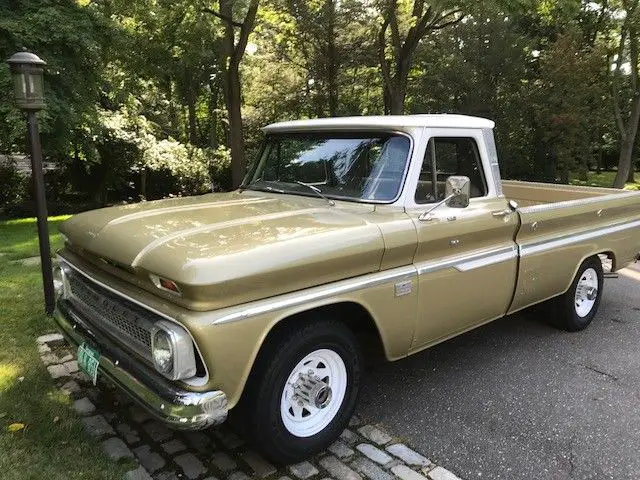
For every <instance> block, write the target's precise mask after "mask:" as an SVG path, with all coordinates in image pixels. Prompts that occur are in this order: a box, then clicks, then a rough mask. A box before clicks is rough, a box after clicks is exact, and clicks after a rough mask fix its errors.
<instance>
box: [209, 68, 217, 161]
mask: <svg viewBox="0 0 640 480" xmlns="http://www.w3.org/2000/svg"><path fill="white" fill-rule="evenodd" d="M209 90H210V93H209V146H210V147H211V148H213V149H216V148H218V93H219V92H218V85H217V84H216V83H215V82H214V81H213V80H211V81H209Z"/></svg>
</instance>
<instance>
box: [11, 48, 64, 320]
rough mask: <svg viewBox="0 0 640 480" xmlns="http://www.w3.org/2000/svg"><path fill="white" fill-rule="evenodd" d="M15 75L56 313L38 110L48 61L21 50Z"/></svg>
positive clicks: (48, 304)
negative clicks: (24, 115)
mask: <svg viewBox="0 0 640 480" xmlns="http://www.w3.org/2000/svg"><path fill="white" fill-rule="evenodd" d="M7 63H8V64H9V69H10V70H11V76H12V77H13V93H14V96H15V100H16V103H17V105H18V107H19V108H20V109H21V110H23V111H25V112H27V130H28V132H29V148H30V154H31V155H30V156H31V176H32V177H33V184H34V187H35V188H34V190H35V196H36V198H35V200H36V216H37V217H38V240H39V243H40V265H41V268H42V283H43V287H44V303H45V311H46V313H47V315H51V314H52V313H53V309H54V305H55V298H54V289H53V271H52V265H51V246H50V245H49V227H48V225H47V200H46V197H45V190H44V174H43V173H42V146H41V145H40V132H39V131H38V119H37V118H36V112H38V111H39V110H42V109H43V108H44V105H45V103H44V81H43V78H42V77H43V73H44V67H45V65H46V62H45V61H44V60H42V59H41V58H40V57H38V56H37V55H35V54H33V53H30V52H18V53H16V54H14V55H12V56H11V58H9V59H8V60H7Z"/></svg>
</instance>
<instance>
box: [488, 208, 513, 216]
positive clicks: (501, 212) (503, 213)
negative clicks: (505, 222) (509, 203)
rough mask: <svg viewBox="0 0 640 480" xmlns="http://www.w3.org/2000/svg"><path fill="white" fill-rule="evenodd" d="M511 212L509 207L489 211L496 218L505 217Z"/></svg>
mask: <svg viewBox="0 0 640 480" xmlns="http://www.w3.org/2000/svg"><path fill="white" fill-rule="evenodd" d="M511 213H513V211H512V210H509V209H504V210H496V211H494V212H491V215H493V216H494V217H496V218H502V217H506V216H507V215H509V214H511Z"/></svg>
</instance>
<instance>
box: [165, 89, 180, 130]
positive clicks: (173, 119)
mask: <svg viewBox="0 0 640 480" xmlns="http://www.w3.org/2000/svg"><path fill="white" fill-rule="evenodd" d="M165 81H166V85H167V102H168V103H169V128H171V133H170V135H171V136H172V137H176V136H177V135H176V133H177V132H178V113H177V112H176V106H175V103H174V102H173V84H172V81H171V77H167V78H166V80H165Z"/></svg>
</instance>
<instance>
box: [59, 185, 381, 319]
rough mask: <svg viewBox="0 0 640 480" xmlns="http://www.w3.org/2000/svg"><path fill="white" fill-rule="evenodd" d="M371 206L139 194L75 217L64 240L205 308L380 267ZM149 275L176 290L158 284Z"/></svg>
mask: <svg viewBox="0 0 640 480" xmlns="http://www.w3.org/2000/svg"><path fill="white" fill-rule="evenodd" d="M372 210H373V207H372V206H371V205H364V204H362V205H361V204H346V205H345V204H344V203H342V202H341V203H339V205H338V206H335V207H331V206H329V205H327V203H326V202H324V201H323V200H322V199H316V198H309V197H303V196H295V195H278V194H262V193H260V192H253V191H245V192H243V193H239V192H232V193H224V194H208V195H203V196H200V197H186V198H177V199H168V200H160V201H155V202H144V203H138V204H134V205H124V206H117V207H110V208H104V209H100V210H94V211H90V212H85V213H81V214H79V215H75V216H74V217H72V218H71V219H70V220H68V221H66V222H65V223H63V224H62V225H61V227H60V231H61V232H62V233H63V234H64V235H65V236H66V237H67V241H68V243H69V245H70V248H71V249H72V250H73V251H74V252H76V253H80V254H81V255H84V256H86V257H87V258H90V257H94V258H98V259H101V260H104V261H106V263H107V264H115V265H117V266H119V267H124V268H123V270H125V271H129V272H130V274H131V275H133V276H135V277H136V278H135V280H136V281H135V283H137V284H138V285H141V286H143V287H144V288H147V289H149V290H153V291H155V292H157V293H158V294H161V295H163V296H167V295H169V297H168V298H170V299H171V300H173V301H175V302H176V303H178V304H182V305H183V306H186V307H187V308H191V309H195V310H208V309H214V308H221V307H224V306H229V305H237V304H239V303H243V302H247V301H251V300H256V299H259V298H266V297H268V296H272V295H277V294H280V293H286V292H290V291H294V290H297V289H301V288H307V287H310V286H314V285H320V284H323V283H328V282H332V281H337V280H340V279H343V278H348V277H352V276H356V275H362V274H365V273H370V272H374V271H377V270H378V269H379V268H380V262H381V259H382V255H383V253H384V242H383V239H382V234H381V233H380V230H379V228H378V227H377V226H376V225H375V224H373V223H370V222H367V221H366V220H365V219H364V218H365V215H364V214H366V213H368V212H371V211H372ZM150 273H152V274H155V275H158V276H160V277H162V278H166V279H169V280H172V281H174V282H176V283H177V284H178V285H179V287H180V288H181V290H182V297H180V298H176V296H175V295H172V294H167V293H166V292H162V291H160V290H157V289H156V287H155V285H154V284H153V283H152V282H151V281H150V280H149V278H148V277H149V274H150Z"/></svg>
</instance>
